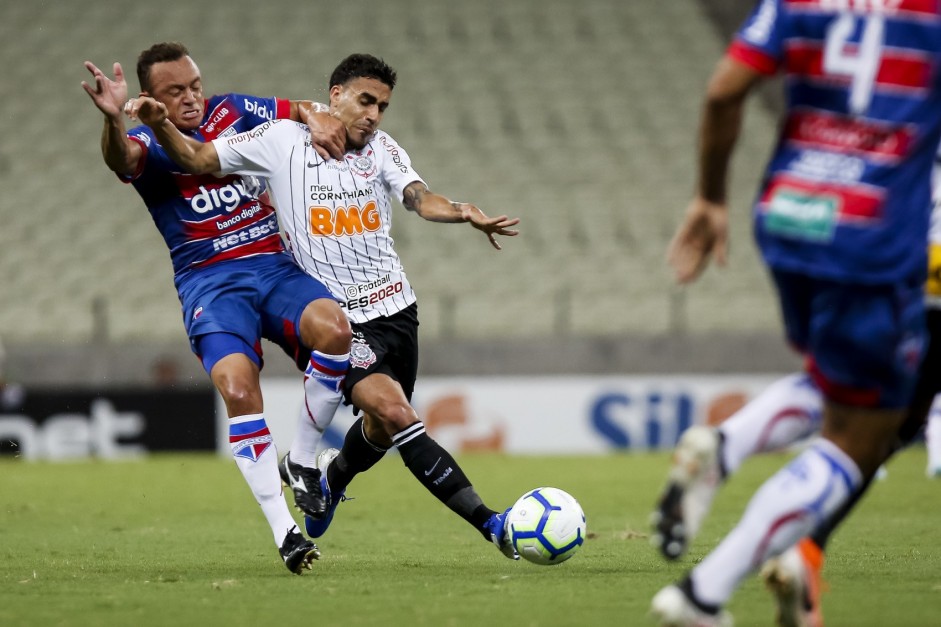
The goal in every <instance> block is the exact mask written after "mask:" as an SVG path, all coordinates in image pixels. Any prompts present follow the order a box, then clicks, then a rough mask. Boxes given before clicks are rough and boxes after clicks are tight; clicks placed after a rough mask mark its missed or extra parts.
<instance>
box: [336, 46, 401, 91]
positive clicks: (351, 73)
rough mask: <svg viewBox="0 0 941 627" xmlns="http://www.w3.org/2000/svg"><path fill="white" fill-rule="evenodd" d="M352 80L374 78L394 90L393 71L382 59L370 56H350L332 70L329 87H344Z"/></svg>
mask: <svg viewBox="0 0 941 627" xmlns="http://www.w3.org/2000/svg"><path fill="white" fill-rule="evenodd" d="M354 78H374V79H376V80H377V81H380V82H383V83H385V84H386V85H388V86H389V89H395V70H393V69H392V68H391V67H389V65H388V64H387V63H386V62H385V61H383V60H382V59H379V58H376V57H374V56H372V55H371V54H351V55H350V56H348V57H346V58H345V59H343V60H342V61H340V65H338V66H337V67H336V69H335V70H333V74H331V75H330V87H333V86H334V85H345V84H346V83H348V82H350V81H351V80H353V79H354Z"/></svg>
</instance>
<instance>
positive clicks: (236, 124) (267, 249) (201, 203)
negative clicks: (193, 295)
mask: <svg viewBox="0 0 941 627" xmlns="http://www.w3.org/2000/svg"><path fill="white" fill-rule="evenodd" d="M290 107H291V103H290V101H288V100H281V99H278V98H259V97H257V96H248V95H245V94H224V95H221V96H213V97H211V98H209V99H208V100H207V101H206V106H205V115H204V117H203V122H202V124H201V125H200V127H199V129H197V130H196V131H193V132H192V133H191V135H192V136H193V137H196V138H197V139H199V140H201V141H210V140H212V139H216V138H217V137H227V136H229V135H234V134H236V133H239V132H242V131H247V130H251V129H253V128H255V127H256V126H259V125H261V124H263V123H265V122H267V121H269V120H271V119H275V118H287V117H290V110H291V109H290ZM127 135H128V137H129V138H130V139H131V140H133V141H135V142H137V143H139V144H140V145H141V147H142V148H143V150H144V154H143V156H142V157H141V161H140V163H139V164H138V168H137V171H136V172H135V173H134V175H133V176H131V177H129V178H127V179H125V178H123V177H122V180H125V181H126V182H131V183H133V185H134V188H135V189H136V190H137V192H138V193H139V194H140V196H141V198H142V199H143V200H144V203H145V204H146V205H147V209H148V211H150V215H151V217H152V218H153V220H154V224H156V225H157V228H158V229H159V230H160V234H161V235H163V239H164V241H166V244H167V248H169V249H170V258H171V260H172V261H173V273H174V277H175V279H177V280H178V279H179V278H180V277H181V276H183V275H184V274H186V273H187V272H190V271H192V270H194V269H197V268H201V267H205V266H207V265H210V264H213V263H217V262H219V261H224V260H226V259H242V258H245V257H251V256H254V255H266V254H272V253H282V252H284V246H283V244H282V243H281V237H280V233H279V231H278V220H277V216H276V215H275V210H274V208H273V207H271V206H270V205H268V204H265V203H262V202H259V201H258V196H259V195H260V193H261V192H262V191H263V190H264V181H263V180H261V179H257V178H255V177H241V176H235V175H230V176H224V177H221V178H220V177H216V176H213V175H211V174H208V175H191V174H187V173H185V172H184V171H183V169H182V168H180V166H178V165H177V164H176V163H175V162H174V161H173V160H172V159H170V157H169V155H167V153H166V152H165V151H164V149H163V147H162V146H160V144H159V143H157V138H156V136H155V135H154V134H153V131H151V129H150V128H149V127H147V126H138V127H136V128H133V129H131V130H130V131H128V134H127Z"/></svg>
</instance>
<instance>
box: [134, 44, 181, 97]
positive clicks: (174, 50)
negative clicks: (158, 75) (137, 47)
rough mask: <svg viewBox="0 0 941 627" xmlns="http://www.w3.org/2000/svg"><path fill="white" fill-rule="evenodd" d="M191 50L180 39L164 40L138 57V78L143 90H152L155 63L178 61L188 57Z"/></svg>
mask: <svg viewBox="0 0 941 627" xmlns="http://www.w3.org/2000/svg"><path fill="white" fill-rule="evenodd" d="M189 54H190V51H189V50H187V49H186V46H184V45H183V44H181V43H180V42H178V41H164V42H161V43H159V44H154V45H152V46H151V47H150V48H148V49H147V50H144V51H143V52H141V53H140V55H139V56H138V57H137V80H138V81H139V82H140V88H141V90H142V91H150V68H151V67H152V66H153V65H154V63H166V62H167V61H178V60H179V59H182V58H183V57H188V56H189Z"/></svg>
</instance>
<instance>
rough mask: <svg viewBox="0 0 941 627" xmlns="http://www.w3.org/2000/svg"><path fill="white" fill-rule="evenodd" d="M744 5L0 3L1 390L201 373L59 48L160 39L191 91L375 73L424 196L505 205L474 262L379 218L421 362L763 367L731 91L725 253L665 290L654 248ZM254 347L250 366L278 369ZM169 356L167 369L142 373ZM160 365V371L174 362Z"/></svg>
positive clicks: (749, 136)
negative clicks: (192, 82) (505, 235)
mask: <svg viewBox="0 0 941 627" xmlns="http://www.w3.org/2000/svg"><path fill="white" fill-rule="evenodd" d="M751 5H752V2H751V1H750V0H671V1H670V2H662V1H659V0H631V1H628V2H625V1H621V0H586V1H584V2H572V1H570V0H473V1H469V2H449V1H444V0H438V1H433V0H424V1H422V0H412V1H409V0H383V1H381V2H380V1H374V0H352V1H348V2H316V1H311V2H296V1H288V0H268V1H267V2H264V3H257V2H250V1H248V0H231V1H228V2H218V1H211V2H190V1H184V0H163V1H162V2H157V3H124V2H118V1H117V0H98V1H95V2H92V1H89V0H77V1H70V2H57V1H35V2H20V3H12V2H7V3H5V5H4V8H3V14H4V19H3V21H2V24H0V34H2V37H0V51H2V53H0V58H2V59H3V61H4V67H5V71H4V72H3V75H2V77H0V83H2V85H3V87H4V90H3V91H4V93H6V94H7V96H6V98H5V101H4V106H3V112H2V114H0V133H2V136H3V141H2V143H0V180H2V182H3V187H4V191H5V198H4V201H3V203H2V206H0V215H2V228H0V251H2V254H0V277H2V278H0V302H2V306H0V339H2V341H3V343H4V345H5V348H6V353H7V355H6V375H7V377H8V378H9V379H11V380H16V381H20V382H22V383H25V384H27V385H60V384H78V385H85V384H91V385H96V384H108V385H118V386H120V385H142V384H149V383H150V382H152V381H153V380H154V379H155V378H158V377H159V376H160V375H159V374H158V371H159V369H160V367H161V365H164V366H166V368H167V369H169V371H170V372H171V374H172V375H174V376H177V377H179V379H180V381H182V382H183V383H192V384H193V385H207V384H208V381H207V379H206V377H205V376H204V374H203V373H202V371H201V369H200V366H199V364H198V363H197V361H196V360H195V359H194V358H193V357H192V356H191V354H190V352H189V348H188V345H187V342H186V339H185V335H184V331H183V327H182V324H181V320H180V312H179V306H178V301H177V299H176V294H175V291H174V289H173V285H172V278H171V267H170V263H169V258H168V255H167V252H166V250H165V247H164V244H163V242H162V240H161V238H160V236H159V235H158V233H157V231H156V229H155V228H154V226H153V224H152V222H151V220H150V218H149V216H148V214H147V213H146V210H145V208H144V206H143V204H142V202H141V201H140V200H139V198H138V196H137V195H136V193H135V192H134V190H133V189H132V188H131V187H130V186H124V185H121V184H120V183H119V182H118V181H116V180H115V178H114V176H113V175H112V174H111V173H110V172H109V171H108V169H107V168H106V166H105V165H104V164H103V163H102V160H101V157H100V152H99V136H100V129H101V116H100V114H99V113H98V112H97V110H95V108H94V106H93V105H92V103H91V102H90V101H89V99H88V98H87V96H86V95H85V94H84V92H83V91H82V89H81V87H80V85H79V83H80V81H82V80H84V79H86V78H88V75H87V72H86V71H85V70H84V68H83V67H82V62H83V61H84V60H86V59H87V60H90V61H93V62H94V63H95V64H97V65H98V66H99V67H102V68H110V67H111V63H112V62H113V61H120V62H121V63H122V65H123V66H124V69H125V72H126V74H127V77H128V84H129V88H130V90H131V91H132V92H135V91H136V90H137V88H138V86H137V79H136V76H135V74H134V66H135V60H136V57H137V54H138V53H139V52H140V50H142V49H144V48H145V47H147V46H149V45H150V44H151V43H153V42H157V41H163V40H180V41H183V42H184V43H186V44H187V45H188V46H189V48H190V51H191V53H192V55H193V57H194V59H195V60H196V62H197V63H198V64H199V66H200V69H201V70H202V73H203V77H204V82H205V85H206V89H207V92H208V93H219V92H225V91H245V92H249V93H257V94H263V95H278V96H282V97H290V98H313V99H319V100H321V101H323V100H325V99H326V97H327V96H326V82H327V77H328V75H329V72H330V71H331V69H332V68H333V67H334V66H335V64H336V63H337V62H338V61H339V60H340V59H341V58H342V57H344V56H345V55H347V54H349V53H351V52H358V51H363V52H370V53H373V54H376V55H378V56H381V57H383V58H384V59H385V60H386V61H388V62H389V63H390V64H391V65H392V66H393V67H395V68H396V69H397V70H398V71H399V76H400V79H399V80H400V82H399V85H398V86H397V88H396V90H395V95H394V99H393V102H392V106H391V108H390V109H389V111H388V113H387V116H386V118H385V121H384V127H385V128H386V130H388V131H389V132H390V133H391V134H392V135H393V136H394V137H396V138H397V139H398V140H399V141H400V142H401V143H402V145H403V146H404V147H405V148H406V149H407V150H408V151H409V153H410V155H411V157H412V161H413V164H414V165H415V167H416V169H417V170H418V171H419V172H421V173H422V175H423V176H424V177H425V178H426V180H427V181H429V183H430V185H431V187H432V189H435V190H436V191H440V192H442V193H445V194H447V195H449V196H451V197H454V198H458V199H466V200H470V201H473V202H475V203H476V204H478V205H479V206H480V207H481V208H482V209H483V210H484V211H486V212H488V213H490V214H491V215H494V214H498V213H507V214H509V215H515V216H519V217H521V218H522V224H521V230H522V235H521V236H520V237H519V238H517V239H515V240H508V241H506V242H505V245H504V251H503V252H502V253H495V252H493V251H492V250H490V249H489V247H488V246H487V244H486V241H485V240H484V239H483V238H482V237H479V236H477V235H475V234H474V233H472V232H470V230H468V229H465V228H459V227H456V226H441V225H434V224H430V223H426V222H424V221H422V220H420V219H417V218H415V217H414V216H410V215H408V214H407V213H406V212H405V211H404V210H402V211H401V213H399V214H397V217H396V218H395V222H394V235H395V236H396V241H397V244H398V250H399V252H400V255H401V257H402V258H403V261H404V264H405V268H406V271H407V272H408V274H409V276H410V277H411V279H412V282H413V284H414V285H415V286H416V289H417V291H418V293H419V305H420V316H421V333H422V335H421V339H422V374H426V375H427V374H441V375H454V374H456V375H461V374H487V375H495V374H496V375H499V374H507V373H513V374H559V373H666V372H686V373H719V372H780V371H785V370H789V369H791V368H792V367H793V366H794V365H795V363H796V359H795V357H794V356H793V355H791V354H790V353H789V351H788V350H787V349H786V348H785V346H784V344H783V342H782V340H781V338H780V332H779V321H778V313H777V309H776V304H775V300H774V298H773V296H772V292H771V290H770V287H769V282H768V279H767V277H766V275H765V272H764V270H763V268H762V266H761V264H760V260H759V259H758V257H757V255H756V251H755V248H754V245H753V242H752V237H751V232H750V220H749V204H750V201H751V196H752V193H753V190H754V189H755V185H756V183H757V180H758V177H759V176H760V172H761V168H762V166H763V164H764V162H765V159H766V157H767V155H768V153H769V151H770V149H771V145H772V141H773V135H774V132H775V126H776V123H775V111H776V104H775V101H774V99H773V97H767V98H764V99H756V100H754V101H753V102H752V105H751V108H750V109H749V111H748V117H747V121H746V126H747V129H746V133H745V134H744V138H743V143H742V145H741V146H740V150H739V152H738V154H737V161H736V163H735V170H734V173H735V175H734V180H733V185H734V188H733V193H732V196H731V200H732V206H733V220H732V224H733V226H732V230H733V233H732V243H733V248H732V253H731V258H730V264H729V267H728V268H727V269H725V270H721V271H716V270H710V271H709V272H708V273H707V275H706V276H705V277H704V278H703V279H702V280H701V281H700V282H699V283H697V284H696V285H694V286H692V287H689V288H686V289H682V290H681V289H678V288H676V287H674V286H673V284H672V282H671V279H670V276H669V274H668V272H667V269H666V267H665V264H664V251H665V248H666V245H667V243H668V240H669V238H670V236H671V234H672V232H673V229H674V227H675V225H676V224H677V222H678V220H679V217H680V215H681V214H682V212H683V210H684V208H685V203H686V201H687V199H688V197H689V194H690V192H691V189H692V185H693V179H694V172H693V158H694V146H695V136H696V127H697V121H698V115H699V104H700V96H701V93H702V90H703V87H704V85H705V82H706V79H707V78H708V76H709V73H710V71H711V69H712V67H713V64H714V63H715V61H716V60H717V59H718V58H719V56H720V55H721V53H722V51H723V48H724V46H725V45H726V43H727V41H728V39H729V37H730V35H731V33H732V31H733V29H734V28H735V26H737V24H738V23H739V22H740V20H741V19H742V18H743V17H744V15H745V14H746V13H747V11H748V10H749V8H750V7H751ZM274 350H275V349H274V347H272V346H271V345H269V346H268V352H269V356H270V355H275V356H274V357H273V358H270V359H269V360H268V362H267V369H266V372H267V373H270V374H290V373H292V370H291V364H290V362H289V360H287V359H283V358H282V357H281V356H279V355H276V353H275V352H274ZM167 364H169V366H167ZM174 369H175V370H174Z"/></svg>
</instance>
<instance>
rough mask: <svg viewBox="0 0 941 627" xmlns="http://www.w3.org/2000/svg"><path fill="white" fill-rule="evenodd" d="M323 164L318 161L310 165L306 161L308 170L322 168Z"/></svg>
mask: <svg viewBox="0 0 941 627" xmlns="http://www.w3.org/2000/svg"><path fill="white" fill-rule="evenodd" d="M323 164H324V162H323V161H318V162H317V163H311V162H310V161H308V162H307V167H308V168H319V167H320V166H322V165H323Z"/></svg>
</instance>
